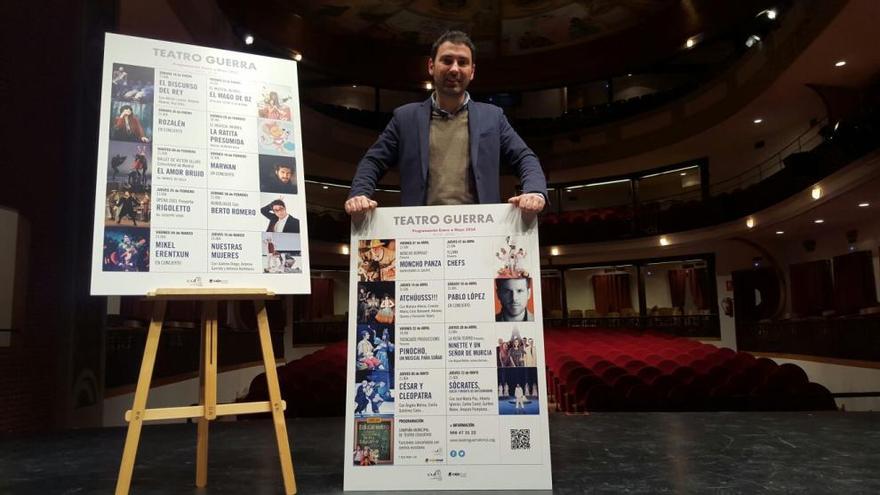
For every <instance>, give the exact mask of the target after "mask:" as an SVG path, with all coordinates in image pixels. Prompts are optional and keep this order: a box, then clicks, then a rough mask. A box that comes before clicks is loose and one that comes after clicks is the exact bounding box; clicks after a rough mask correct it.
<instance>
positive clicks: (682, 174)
mask: <svg viewBox="0 0 880 495" xmlns="http://www.w3.org/2000/svg"><path fill="white" fill-rule="evenodd" d="M687 174H688V173H687V172H682V173H680V174H678V175H680V176H682V177H684V176H685V175H687Z"/></svg>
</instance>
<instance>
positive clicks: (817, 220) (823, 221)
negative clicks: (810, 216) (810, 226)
mask: <svg viewBox="0 0 880 495" xmlns="http://www.w3.org/2000/svg"><path fill="white" fill-rule="evenodd" d="M813 223H825V220H822V219H821V218H817V219H815V220H813Z"/></svg>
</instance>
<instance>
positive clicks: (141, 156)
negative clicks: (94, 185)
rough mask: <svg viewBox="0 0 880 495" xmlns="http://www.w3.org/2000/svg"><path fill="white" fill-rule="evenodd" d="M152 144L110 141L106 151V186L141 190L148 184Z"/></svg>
mask: <svg viewBox="0 0 880 495" xmlns="http://www.w3.org/2000/svg"><path fill="white" fill-rule="evenodd" d="M151 158H152V146H149V145H146V144H143V143H129V142H126V141H110V149H109V153H107V187H112V188H114V189H128V190H130V191H133V192H143V191H144V190H145V189H146V188H149V186H150V180H151V177H152V174H151V173H150V164H151V163H152V160H151Z"/></svg>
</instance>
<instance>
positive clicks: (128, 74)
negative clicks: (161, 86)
mask: <svg viewBox="0 0 880 495" xmlns="http://www.w3.org/2000/svg"><path fill="white" fill-rule="evenodd" d="M154 74H155V71H154V70H153V69H152V68H150V67H139V66H136V65H128V64H113V73H112V75H111V81H110V82H111V87H112V94H111V96H112V98H113V99H114V100H118V101H126V102H133V103H153V94H154V92H155V87H154V84H153V81H154Z"/></svg>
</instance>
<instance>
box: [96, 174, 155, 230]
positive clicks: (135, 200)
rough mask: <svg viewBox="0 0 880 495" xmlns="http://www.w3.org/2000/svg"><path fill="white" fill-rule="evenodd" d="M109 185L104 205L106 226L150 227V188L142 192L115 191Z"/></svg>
mask: <svg viewBox="0 0 880 495" xmlns="http://www.w3.org/2000/svg"><path fill="white" fill-rule="evenodd" d="M112 187H113V185H112V184H108V185H107V197H106V201H105V205H104V225H106V226H108V227H113V226H117V225H119V226H129V227H145V228H149V227H150V201H151V200H150V188H146V189H145V190H142V191H140V192H134V191H132V190H130V189H115V188H112Z"/></svg>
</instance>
